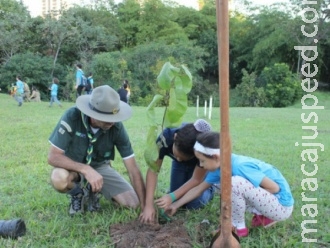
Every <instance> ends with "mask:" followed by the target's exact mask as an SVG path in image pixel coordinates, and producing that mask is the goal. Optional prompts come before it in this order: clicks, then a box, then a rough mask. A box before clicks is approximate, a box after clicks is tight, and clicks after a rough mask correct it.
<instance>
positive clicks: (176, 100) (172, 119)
mask: <svg viewBox="0 0 330 248" xmlns="http://www.w3.org/2000/svg"><path fill="white" fill-rule="evenodd" d="M187 108H188V102H187V95H186V94H185V92H184V91H183V90H182V89H173V88H171V89H170V101H169V106H168V109H167V112H166V114H165V122H166V123H168V124H167V125H165V126H166V127H168V125H169V126H173V124H174V123H178V122H179V121H180V120H181V119H182V117H183V115H184V114H185V113H186V110H187Z"/></svg>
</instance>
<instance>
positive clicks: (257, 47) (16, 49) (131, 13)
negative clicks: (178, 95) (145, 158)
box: [0, 0, 330, 107]
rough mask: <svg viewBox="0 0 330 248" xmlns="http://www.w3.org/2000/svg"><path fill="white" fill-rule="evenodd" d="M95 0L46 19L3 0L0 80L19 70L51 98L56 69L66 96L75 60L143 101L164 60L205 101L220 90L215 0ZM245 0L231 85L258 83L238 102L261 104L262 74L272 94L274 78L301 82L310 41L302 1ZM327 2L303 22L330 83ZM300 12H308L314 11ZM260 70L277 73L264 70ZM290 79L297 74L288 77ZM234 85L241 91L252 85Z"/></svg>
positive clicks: (235, 32)
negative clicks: (181, 68) (191, 1)
mask: <svg viewBox="0 0 330 248" xmlns="http://www.w3.org/2000/svg"><path fill="white" fill-rule="evenodd" d="M95 2H96V3H95V4H93V5H92V6H88V5H87V6H83V7H81V6H77V5H76V6H74V7H71V8H69V9H66V10H63V11H61V12H52V13H50V14H49V15H47V16H46V17H44V18H42V17H31V16H30V13H29V12H28V10H27V8H26V7H25V6H24V5H23V4H22V3H21V2H18V1H15V0H0V9H1V11H0V87H1V88H2V89H8V88H9V87H10V85H11V84H12V83H15V78H16V75H20V76H21V77H22V78H23V80H24V81H26V82H27V83H28V84H29V85H30V86H32V85H33V86H36V87H37V88H38V89H39V90H40V92H41V95H42V98H43V99H48V94H49V93H48V87H49V85H50V83H51V80H52V78H53V77H57V78H59V79H60V89H61V90H60V93H59V97H60V98H62V99H63V100H69V101H72V100H74V98H75V96H74V92H73V83H74V77H75V64H76V63H81V64H83V70H84V71H85V74H87V73H88V72H93V75H94V81H95V84H96V85H100V84H109V85H110V86H112V87H113V88H118V87H119V86H120V85H121V82H122V80H123V79H127V80H128V81H129V82H130V85H131V87H132V98H131V102H132V104H137V105H146V104H148V103H149V102H150V101H151V99H152V97H153V95H155V94H156V93H157V91H159V90H160V89H158V88H157V87H156V85H157V84H156V78H157V75H158V73H159V72H160V69H161V68H162V66H163V64H164V63H165V62H168V61H169V62H171V63H172V64H174V65H180V64H184V65H186V66H187V68H188V69H189V71H190V72H191V74H192V75H193V88H192V91H191V92H190V94H189V100H190V101H191V102H194V101H195V99H196V97H197V95H198V96H199V97H200V100H202V101H203V100H207V99H208V98H209V97H210V96H213V97H214V98H215V99H217V97H218V91H217V89H218V77H219V74H218V55H217V54H218V53H217V49H218V47H217V23H216V7H215V0H205V1H204V5H203V8H202V9H201V10H195V9H193V8H188V7H185V6H180V5H178V4H176V3H174V2H171V1H161V0H146V1H144V4H143V5H140V4H139V1H137V0H124V1H122V2H121V3H119V4H116V3H115V2H114V1H113V0H102V1H95ZM241 2H242V3H241V5H240V6H242V8H241V9H236V10H234V11H231V13H230V87H231V88H232V89H234V88H236V86H238V85H240V84H242V83H244V82H249V83H250V84H251V82H252V86H253V87H255V88H256V89H255V91H253V92H252V93H250V94H251V96H250V97H252V99H250V100H249V101H247V102H246V103H244V104H243V103H240V105H242V106H244V105H251V104H252V105H253V106H255V105H261V106H263V105H262V104H260V103H261V102H264V101H265V102H269V101H268V100H267V99H266V98H265V96H266V95H267V94H266V95H265V94H263V95H262V97H263V100H259V99H256V95H258V94H259V93H260V92H259V91H260V89H262V88H265V86H266V85H267V84H268V86H269V85H270V83H268V82H270V81H271V88H270V89H268V91H267V89H266V88H265V92H271V93H270V95H272V96H273V95H274V94H275V96H276V97H277V98H278V97H279V95H276V94H282V95H283V94H284V93H283V90H279V91H278V92H277V91H276V92H275V93H274V90H273V88H276V87H277V88H279V86H278V85H277V84H281V85H283V87H286V86H287V85H294V87H297V83H296V82H297V78H294V77H298V78H299V77H301V76H302V75H300V74H301V73H300V68H301V66H302V64H303V63H304V61H301V59H300V54H299V53H298V51H296V50H295V49H294V46H298V45H309V44H310V42H311V40H310V39H309V38H308V37H305V36H304V35H303V34H302V32H301V26H302V25H303V24H305V23H304V22H303V19H302V18H303V16H301V15H300V14H299V13H301V10H302V9H304V8H306V4H305V5H304V4H303V3H302V1H299V0H290V7H288V6H287V5H284V4H277V5H272V6H254V5H253V4H252V3H251V2H248V1H241ZM243 2H244V3H243ZM329 4H330V0H322V1H317V4H315V5H313V8H315V10H316V11H317V15H318V16H317V22H315V23H313V24H310V25H307V27H306V28H305V29H306V31H310V33H312V31H313V30H314V29H315V25H316V26H317V30H318V37H317V38H318V43H317V48H318V57H317V59H316V61H314V63H315V64H316V65H317V66H318V74H317V76H316V79H317V80H318V81H319V82H323V84H322V85H324V88H327V89H329V81H330V80H329V77H330V71H329V67H330V60H329V55H330V46H329V44H330V35H329V30H330V24H329V18H330V11H329V8H328V5H329ZM306 15H307V16H306V18H309V19H312V18H314V17H313V15H315V13H314V12H308V13H307V14H306ZM305 25H306V24H305ZM269 68H275V71H278V70H279V68H281V70H285V73H284V72H283V73H282V74H283V75H284V76H285V78H284V79H282V78H280V79H277V81H276V80H275V79H276V75H277V74H276V73H269ZM267 70H268V71H267ZM286 70H288V71H289V72H290V73H291V74H292V75H291V74H290V73H289V74H288V73H287V71H286ZM267 73H268V74H267ZM266 74H267V75H271V76H272V77H275V79H273V78H272V79H269V76H265V75H266ZM279 74H281V73H279ZM266 79H268V81H267V80H266ZM291 79H292V80H291ZM274 80H275V81H274ZM278 80H280V81H278ZM287 81H290V82H291V81H294V82H293V83H290V84H287V83H285V82H287ZM260 82H262V83H260ZM268 86H267V87H268ZM298 86H299V85H298ZM240 88H241V89H242V90H241V91H243V92H244V91H246V89H247V88H250V86H248V87H247V86H246V85H245V86H244V87H243V86H242V85H241V87H240ZM2 92H4V90H2ZM285 94H287V93H285ZM268 95H269V94H268ZM292 95H294V96H296V97H299V94H298V93H297V92H293V93H292V94H288V97H289V96H292ZM241 97H243V98H244V97H245V96H244V95H243V96H241ZM256 100H257V101H256ZM256 102H257V104H256ZM215 103H217V101H215ZM288 104H290V103H286V104H284V105H288ZM272 106H275V107H280V106H282V105H281V104H278V105H276V104H275V105H274V104H272Z"/></svg>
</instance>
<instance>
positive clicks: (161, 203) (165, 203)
mask: <svg viewBox="0 0 330 248" xmlns="http://www.w3.org/2000/svg"><path fill="white" fill-rule="evenodd" d="M155 203H156V204H157V206H158V207H159V208H164V209H165V210H167V208H168V207H169V206H170V204H171V203H172V198H171V197H170V195H168V194H167V195H164V196H162V197H161V198H159V199H157V200H156V201H155Z"/></svg>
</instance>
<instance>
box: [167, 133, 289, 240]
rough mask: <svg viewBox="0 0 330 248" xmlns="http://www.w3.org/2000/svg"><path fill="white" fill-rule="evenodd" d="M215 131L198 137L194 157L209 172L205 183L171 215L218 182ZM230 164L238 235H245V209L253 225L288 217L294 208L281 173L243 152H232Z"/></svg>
mask: <svg viewBox="0 0 330 248" xmlns="http://www.w3.org/2000/svg"><path fill="white" fill-rule="evenodd" d="M219 144H220V138H219V133H218V132H207V133H202V134H200V135H198V136H197V139H196V143H195V145H194V150H195V156H196V157H197V158H198V159H199V162H200V167H202V168H204V169H206V170H208V171H209V173H208V174H207V176H206V178H205V180H204V182H202V183H201V184H200V185H198V186H197V187H195V188H193V189H191V190H190V191H189V192H188V193H187V194H185V195H184V196H183V197H182V198H181V199H179V200H178V201H176V202H174V203H172V204H171V206H170V207H169V208H168V209H167V210H166V211H167V213H168V214H169V215H173V214H174V213H175V212H176V211H177V209H178V208H179V207H180V206H182V205H183V204H185V203H186V202H189V201H191V200H192V199H195V198H196V197H198V196H199V195H200V194H201V193H202V192H203V191H204V190H205V189H206V188H208V187H210V185H212V184H214V183H220V180H221V167H220V157H221V152H220V149H219ZM231 166H232V224H233V227H235V228H236V232H237V235H238V236H239V237H245V236H248V233H249V232H248V229H247V227H246V224H245V212H246V211H248V212H250V213H253V214H254V216H253V218H252V227H258V226H263V227H265V228H267V227H270V226H272V225H273V224H275V223H276V222H277V221H282V220H286V219H288V218H289V217H290V216H291V214H292V211H293V204H294V199H293V197H292V193H291V190H290V186H289V184H288V182H287V181H286V179H285V178H284V176H283V175H282V174H281V172H280V171H279V170H278V169H277V168H275V167H274V166H273V165H270V164H268V163H266V162H263V161H261V160H258V159H255V158H251V157H246V156H242V155H236V154H232V155H231Z"/></svg>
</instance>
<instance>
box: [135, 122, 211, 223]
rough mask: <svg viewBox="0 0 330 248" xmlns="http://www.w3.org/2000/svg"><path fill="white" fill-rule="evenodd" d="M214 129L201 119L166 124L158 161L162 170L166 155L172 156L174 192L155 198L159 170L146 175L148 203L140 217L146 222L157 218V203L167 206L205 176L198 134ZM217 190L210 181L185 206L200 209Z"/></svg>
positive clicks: (160, 136)
mask: <svg viewBox="0 0 330 248" xmlns="http://www.w3.org/2000/svg"><path fill="white" fill-rule="evenodd" d="M210 130H211V126H210V124H209V123H207V122H206V121H205V120H203V119H199V120H197V121H195V122H194V123H183V124H182V125H181V127H177V128H166V129H164V130H163V132H162V133H161V134H160V135H159V136H158V138H157V140H156V143H157V146H158V149H159V151H158V159H157V161H156V163H157V165H158V168H159V170H160V169H161V166H162V163H163V160H164V158H165V156H168V157H170V158H171V159H172V168H171V176H170V190H169V191H170V193H169V194H165V195H164V196H162V197H161V198H159V199H157V200H156V201H155V202H154V194H155V190H156V185H157V180H158V174H157V172H155V171H153V170H151V169H150V168H149V169H148V172H147V176H146V205H145V208H144V210H143V212H142V213H141V215H140V217H139V219H140V221H141V222H142V223H155V222H157V221H156V210H155V206H154V203H156V204H157V206H158V207H159V208H161V209H165V208H166V207H167V206H169V205H170V204H171V203H172V202H173V201H175V200H176V199H179V198H180V197H181V196H182V195H184V194H185V193H186V192H188V191H189V190H190V189H191V188H193V187H195V186H196V185H198V184H199V183H201V182H202V181H203V180H204V177H205V174H206V172H207V171H206V170H205V169H203V168H201V167H200V166H199V162H198V159H197V158H196V157H195V155H194V149H193V147H194V144H195V141H196V136H197V134H199V133H201V132H206V131H210ZM215 191H216V189H215V186H213V185H210V186H209V187H208V188H206V189H205V190H204V191H203V192H202V194H201V195H200V196H199V197H197V198H196V199H192V200H191V201H189V202H186V203H185V204H184V207H185V208H186V209H198V208H201V207H203V206H205V205H206V204H207V203H208V202H209V201H210V200H212V198H213V196H214V193H215Z"/></svg>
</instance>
